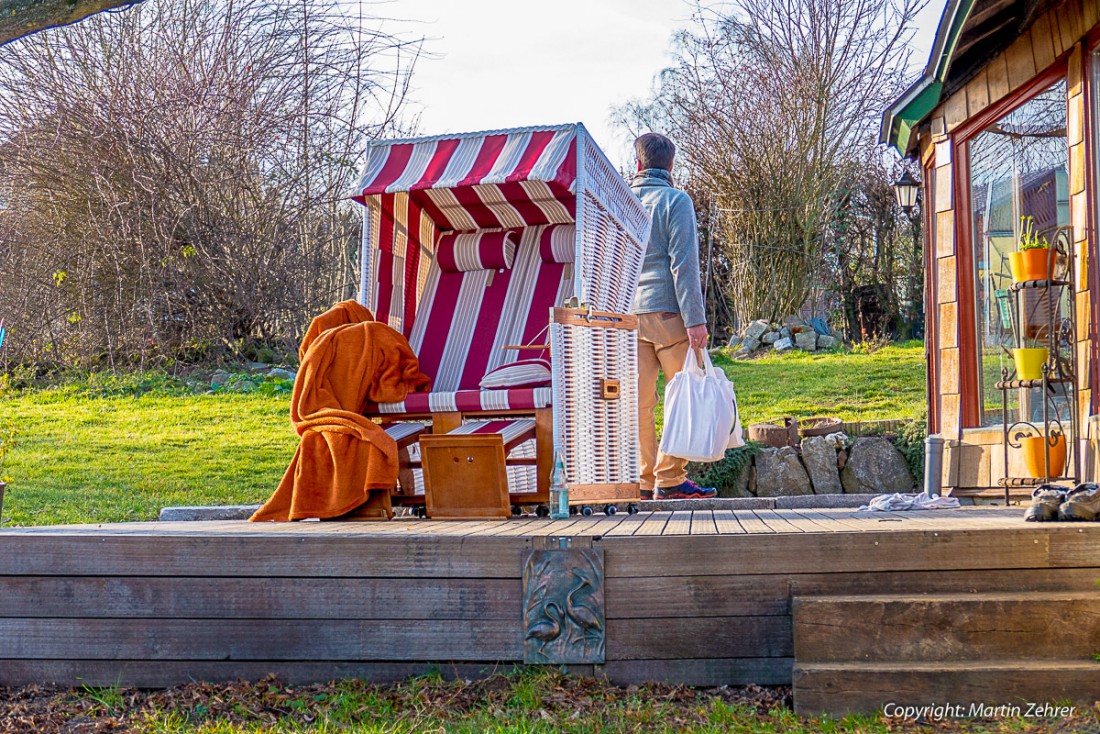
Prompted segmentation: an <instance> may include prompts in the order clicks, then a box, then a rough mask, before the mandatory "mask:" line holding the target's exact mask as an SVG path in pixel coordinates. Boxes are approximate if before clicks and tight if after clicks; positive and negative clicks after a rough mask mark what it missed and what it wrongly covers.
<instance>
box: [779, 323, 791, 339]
mask: <svg viewBox="0 0 1100 734" xmlns="http://www.w3.org/2000/svg"><path fill="white" fill-rule="evenodd" d="M779 338H780V339H790V338H791V330H790V329H788V328H787V327H786V326H784V327H783V328H782V329H780V330H779Z"/></svg>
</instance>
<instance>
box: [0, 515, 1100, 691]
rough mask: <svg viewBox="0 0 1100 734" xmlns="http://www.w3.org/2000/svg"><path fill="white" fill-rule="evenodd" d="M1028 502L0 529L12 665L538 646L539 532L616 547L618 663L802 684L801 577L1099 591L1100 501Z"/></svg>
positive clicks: (389, 661)
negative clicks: (1059, 519)
mask: <svg viewBox="0 0 1100 734" xmlns="http://www.w3.org/2000/svg"><path fill="white" fill-rule="evenodd" d="M1022 515H1023V511H1022V510H1021V509H1020V508H1013V509H1003V508H989V507H973V508H962V509H959V510H939V511H924V512H905V513H894V514H885V513H860V512H856V511H853V510H844V509H839V510H812V509H805V510H754V511H749V510H737V511H732V510H725V511H695V512H691V511H685V512H655V513H641V514H638V515H633V516H628V515H616V516H613V517H604V516H594V517H587V518H586V517H578V518H576V519H571V520H565V521H551V520H546V519H536V518H530V519H527V518H523V519H515V520H506V521H485V522H433V521H428V520H416V519H402V520H395V521H392V522H388V523H341V522H325V523H317V522H305V523H288V524H249V523H245V522H201V523H187V522H168V523H126V524H114V525H75V526H54V527H36V528H6V529H0V685H20V684H26V683H32V682H57V683H62V684H76V685H80V684H85V685H114V684H118V683H121V684H123V685H138V686H146V687H160V686H167V685H172V684H177V683H181V682H186V681H188V680H193V679H206V680H217V679H234V678H237V677H246V678H258V677H262V676H263V675H265V674H267V673H271V672H274V673H277V674H279V675H280V676H282V677H284V678H285V679H287V680H290V681H306V680H319V679H329V678H333V677H342V676H357V677H362V678H369V679H374V680H392V679H397V678H402V677H405V676H408V675H412V674H416V673H419V672H424V671H426V670H428V669H430V668H432V667H438V668H439V669H441V670H443V672H445V673H454V674H457V675H463V676H476V675H479V674H481V673H484V672H486V671H489V670H493V669H499V666H511V665H515V664H519V663H521V662H522V660H523V656H524V652H523V606H524V595H523V588H522V587H523V582H522V569H523V563H524V560H525V559H526V558H527V556H528V554H529V553H530V552H531V551H532V550H533V549H536V548H544V547H559V546H562V545H566V544H568V545H570V546H571V547H574V548H587V547H592V548H599V549H602V558H603V579H604V581H603V583H604V589H603V594H604V600H605V619H606V630H605V632H606V662H605V663H603V664H601V665H591V666H577V667H576V669H577V670H578V671H579V672H588V673H594V674H597V675H606V676H608V677H609V678H610V679H612V680H613V681H616V682H621V683H631V682H642V681H645V680H667V681H674V682H681V683H686V684H692V685H725V684H734V685H736V684H747V683H760V684H787V685H789V684H791V682H792V664H793V656H794V649H793V635H792V599H793V598H796V597H798V598H809V597H818V596H841V595H843V596H852V595H871V596H878V595H898V594H910V595H911V594H960V593H982V592H984V593H1006V592H1020V591H1029V592H1086V591H1095V590H1096V586H1095V584H1096V580H1097V579H1100V523H1078V524H1070V523H1041V524H1034V523H1025V522H1024V521H1023V518H1022Z"/></svg>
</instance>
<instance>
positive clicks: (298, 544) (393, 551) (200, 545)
mask: <svg viewBox="0 0 1100 734" xmlns="http://www.w3.org/2000/svg"><path fill="white" fill-rule="evenodd" d="M108 541H109V542H108ZM530 543H531V541H530V540H529V539H527V538H525V537H514V538H509V537H490V538H478V537H432V536H428V537H416V538H415V541H412V539H411V538H409V537H403V538H400V539H399V538H386V537H369V536H364V537H338V536H322V535H315V536H308V535H297V536H292V535H287V536H282V537H275V536H270V535H260V536H248V535H233V536H228V537H227V536H218V535H208V536H203V537H191V536H180V537H164V536H157V537H149V536H133V535H117V536H99V537H97V536H95V535H87V534H83V533H81V534H75V535H58V534H46V533H44V534H27V535H20V534H15V533H13V534H10V535H9V534H6V533H3V532H0V545H2V546H3V547H4V549H5V553H3V554H0V576H2V575H30V576H135V575H138V576H141V575H156V576H210V577H219V576H222V577H224V576H252V577H264V576H291V577H365V578H371V577H398V578H410V577H411V578H421V577H436V578H512V577H518V576H519V567H518V564H515V567H513V566H512V565H511V564H502V563H501V558H515V557H517V556H516V555H515V554H518V553H519V552H520V551H521V550H523V549H524V548H529V547H530Z"/></svg>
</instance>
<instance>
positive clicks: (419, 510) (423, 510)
mask: <svg viewBox="0 0 1100 734" xmlns="http://www.w3.org/2000/svg"><path fill="white" fill-rule="evenodd" d="M416 516H417V517H421V518H423V517H427V516H428V506H427V505H417V506H416Z"/></svg>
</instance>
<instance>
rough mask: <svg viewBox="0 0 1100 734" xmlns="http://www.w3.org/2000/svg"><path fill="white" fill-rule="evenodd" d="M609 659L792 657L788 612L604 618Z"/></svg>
mask: <svg viewBox="0 0 1100 734" xmlns="http://www.w3.org/2000/svg"><path fill="white" fill-rule="evenodd" d="M606 639H607V660H608V661H609V662H610V661H612V660H682V659H692V658H743V657H790V656H791V618H790V617H789V616H787V615H778V616H761V617H708V618H705V619H690V618H684V617H656V618H651V619H609V620H607V638H606Z"/></svg>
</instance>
